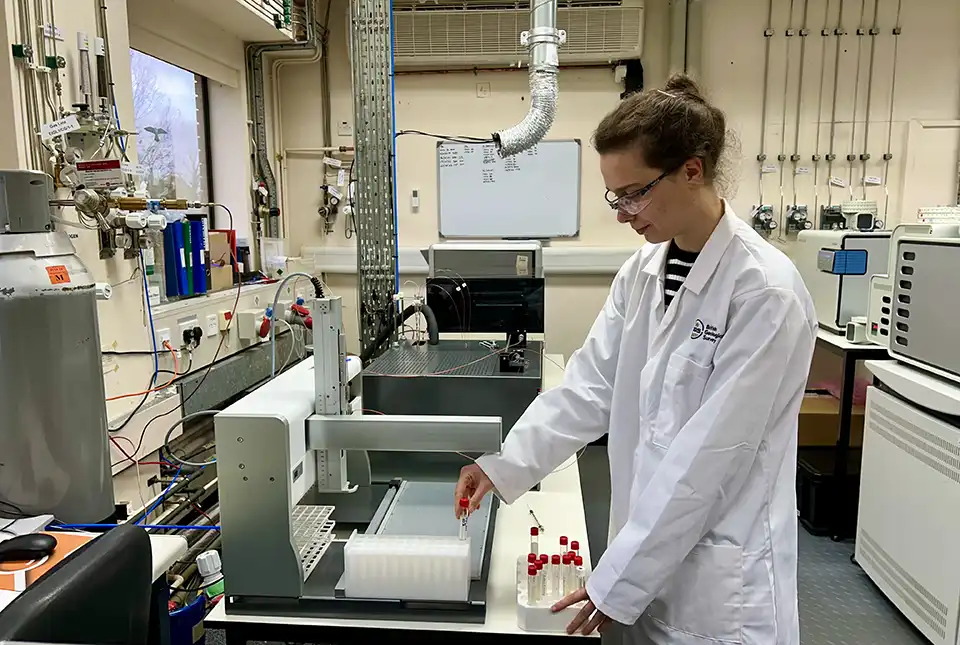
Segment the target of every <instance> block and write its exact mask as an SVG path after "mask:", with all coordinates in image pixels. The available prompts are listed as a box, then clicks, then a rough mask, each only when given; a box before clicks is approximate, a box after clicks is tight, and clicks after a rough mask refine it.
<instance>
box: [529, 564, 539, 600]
mask: <svg viewBox="0 0 960 645" xmlns="http://www.w3.org/2000/svg"><path fill="white" fill-rule="evenodd" d="M539 591H540V583H539V581H538V580H537V565H535V564H531V565H530V566H529V567H527V604H528V605H535V604H536V603H537V602H538V601H539V600H540V599H539V598H537V593H538V592H539Z"/></svg>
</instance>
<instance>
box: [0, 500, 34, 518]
mask: <svg viewBox="0 0 960 645" xmlns="http://www.w3.org/2000/svg"><path fill="white" fill-rule="evenodd" d="M3 507H7V508H12V509H13V511H12V513H13V514H14V515H16V516H17V517H15V518H14V519H15V520H18V519H23V518H24V517H30V515H28V514H27V513H24V512H23V509H22V508H20V507H19V506H17V505H16V504H14V503H13V502H5V501H4V500H2V499H0V511H2V512H4V513H7V514H9V513H11V511H7V510H4V508H3Z"/></svg>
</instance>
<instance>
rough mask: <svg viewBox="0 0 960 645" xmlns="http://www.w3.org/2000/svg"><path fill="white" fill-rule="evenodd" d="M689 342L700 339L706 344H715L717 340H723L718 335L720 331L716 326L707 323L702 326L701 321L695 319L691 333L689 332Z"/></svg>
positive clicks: (721, 335)
mask: <svg viewBox="0 0 960 645" xmlns="http://www.w3.org/2000/svg"><path fill="white" fill-rule="evenodd" d="M690 338H691V340H700V339H701V338H702V339H703V340H705V341H707V342H708V343H716V342H717V341H718V340H720V339H721V338H723V334H721V333H720V330H719V329H717V328H716V326H714V325H711V324H709V323H707V324H704V322H703V321H702V320H700V319H699V318H697V320H696V322H694V323H693V331H692V332H690Z"/></svg>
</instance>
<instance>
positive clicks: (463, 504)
mask: <svg viewBox="0 0 960 645" xmlns="http://www.w3.org/2000/svg"><path fill="white" fill-rule="evenodd" d="M469 509H470V500H469V499H467V498H466V497H462V498H461V499H460V539H461V540H466V539H467V517H468V516H469V513H468V512H467V511H468V510H469Z"/></svg>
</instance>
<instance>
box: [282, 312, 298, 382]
mask: <svg viewBox="0 0 960 645" xmlns="http://www.w3.org/2000/svg"><path fill="white" fill-rule="evenodd" d="M277 321H278V322H282V323H283V324H284V325H286V326H287V329H289V330H290V351H289V352H287V360H285V361H284V362H283V367H281V368H280V372H283V371H284V370H285V369H287V366H288V365H290V359H291V358H293V352H294V350H295V349H296V348H297V336H296V334H294V333H293V325H291V324H290V323H288V322H287V321H286V320H284V319H283V318H277ZM280 372H277V374H280Z"/></svg>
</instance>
